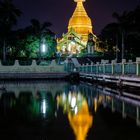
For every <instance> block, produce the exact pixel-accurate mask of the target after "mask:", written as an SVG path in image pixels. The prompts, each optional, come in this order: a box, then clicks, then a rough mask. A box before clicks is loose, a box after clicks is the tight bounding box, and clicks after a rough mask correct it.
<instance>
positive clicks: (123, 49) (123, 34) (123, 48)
mask: <svg viewBox="0 0 140 140" xmlns="http://www.w3.org/2000/svg"><path fill="white" fill-rule="evenodd" d="M122 59H124V31H122Z"/></svg>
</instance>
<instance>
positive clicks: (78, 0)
mask: <svg viewBox="0 0 140 140" xmlns="http://www.w3.org/2000/svg"><path fill="white" fill-rule="evenodd" d="M74 1H75V2H85V1H86V0H74Z"/></svg>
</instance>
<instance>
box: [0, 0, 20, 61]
mask: <svg viewBox="0 0 140 140" xmlns="http://www.w3.org/2000/svg"><path fill="white" fill-rule="evenodd" d="M20 15H21V11H20V10H19V9H17V8H16V7H15V6H14V4H13V2H12V0H3V1H0V31H1V33H0V39H1V41H2V42H3V61H6V46H7V37H8V35H9V33H10V32H11V29H12V27H13V26H14V25H16V23H17V17H19V16H20Z"/></svg>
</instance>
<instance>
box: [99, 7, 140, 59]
mask: <svg viewBox="0 0 140 140" xmlns="http://www.w3.org/2000/svg"><path fill="white" fill-rule="evenodd" d="M113 17H114V18H116V20H117V22H114V23H109V24H108V25H106V26H105V27H104V28H103V30H102V32H101V34H100V36H99V38H100V40H101V41H102V42H104V43H103V44H104V46H105V45H107V49H108V52H109V50H111V49H112V50H113V48H114V47H115V46H116V50H115V51H116V52H117V50H118V49H119V50H120V52H121V54H120V57H119V58H121V59H122V58H127V59H132V58H135V57H136V56H140V51H139V50H140V49H139V48H138V46H137V44H138V42H139V41H140V22H139V19H140V7H137V8H136V9H134V10H133V11H129V12H123V14H121V15H119V14H118V13H113ZM115 44H116V45H115ZM105 47H106V46H105ZM116 54H118V53H116ZM116 56H117V55H116Z"/></svg>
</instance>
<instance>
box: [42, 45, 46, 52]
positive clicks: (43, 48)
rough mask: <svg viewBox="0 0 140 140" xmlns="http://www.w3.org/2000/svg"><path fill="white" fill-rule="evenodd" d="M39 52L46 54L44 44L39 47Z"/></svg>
mask: <svg viewBox="0 0 140 140" xmlns="http://www.w3.org/2000/svg"><path fill="white" fill-rule="evenodd" d="M41 52H42V53H45V52H46V45H45V44H44V43H43V44H42V45H41Z"/></svg>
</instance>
